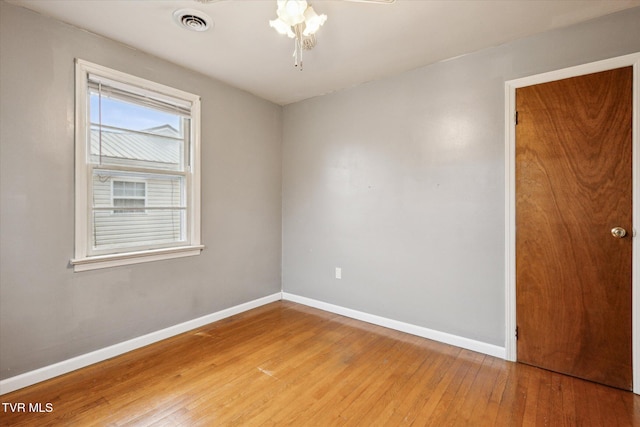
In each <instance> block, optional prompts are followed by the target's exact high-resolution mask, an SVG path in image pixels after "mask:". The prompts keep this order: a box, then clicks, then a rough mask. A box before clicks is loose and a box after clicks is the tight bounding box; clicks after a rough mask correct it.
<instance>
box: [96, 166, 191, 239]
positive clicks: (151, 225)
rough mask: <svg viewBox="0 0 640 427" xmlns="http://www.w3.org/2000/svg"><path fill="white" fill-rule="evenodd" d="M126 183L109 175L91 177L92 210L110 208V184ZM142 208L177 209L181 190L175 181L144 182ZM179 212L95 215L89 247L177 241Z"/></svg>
mask: <svg viewBox="0 0 640 427" xmlns="http://www.w3.org/2000/svg"><path fill="white" fill-rule="evenodd" d="M114 179H115V180H123V181H127V180H128V179H127V178H121V177H114V176H109V175H102V176H98V175H95V176H94V180H93V184H94V187H93V188H94V204H95V206H96V207H111V206H113V205H112V180H114ZM140 181H142V182H145V183H146V197H147V199H146V206H147V207H161V206H176V207H177V206H180V205H181V190H180V182H179V181H178V180H169V179H147V180H140ZM181 216H182V211H181V210H178V209H171V210H164V209H163V210H152V209H147V210H145V211H144V212H136V213H115V212H114V211H113V210H101V211H96V212H95V221H94V222H93V230H92V233H93V237H92V240H93V246H94V248H96V249H105V248H108V247H109V246H110V245H114V244H117V245H126V244H129V243H130V244H132V245H133V244H135V245H138V244H140V243H149V244H156V243H157V244H162V243H168V242H174V241H177V240H180V238H181V235H182V234H183V233H182V231H183V230H182V229H181V227H182V224H183V221H182V218H181Z"/></svg>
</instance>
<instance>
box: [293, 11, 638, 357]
mask: <svg viewBox="0 0 640 427" xmlns="http://www.w3.org/2000/svg"><path fill="white" fill-rule="evenodd" d="M433 42H437V41H425V43H424V47H425V49H428V48H429V45H430V43H433ZM638 51H640V9H638V8H636V9H632V10H629V11H625V12H622V13H619V14H616V15H611V16H608V17H604V18H602V19H599V20H596V21H592V22H588V23H585V24H581V25H577V26H573V27H570V28H567V29H564V30H560V31H553V32H548V33H544V34H541V35H537V36H535V37H530V38H527V39H523V40H520V41H517V42H513V43H510V44H506V45H502V46H499V47H496V48H492V49H487V50H484V51H481V52H478V53H475V54H471V55H467V56H464V57H461V58H457V59H454V60H450V61H445V62H442V63H438V64H435V65H432V66H428V67H424V68H421V69H418V70H414V71H411V72H408V73H404V74H402V75H398V76H395V77H392V78H387V79H384V80H381V81H376V82H372V83H369V84H365V85H361V86H358V87H356V88H353V89H350V90H345V91H341V92H338V93H335V94H331V95H327V96H323V97H319V98H314V99H310V100H307V101H303V102H300V103H296V104H292V105H289V106H287V107H285V109H284V139H283V248H284V251H283V288H284V290H285V291H286V292H290V293H293V294H297V295H301V296H305V297H309V298H314V299H317V300H321V301H325V302H329V303H332V304H337V305H340V306H344V307H348V308H351V309H355V310H361V311H364V312H367V313H371V314H376V315H380V316H384V317H388V318H391V319H395V320H399V321H404V322H408V323H411V324H414V325H419V326H423V327H427V328H431V329H435V330H438V331H442V332H447V333H451V334H455V335H459V336H463V337H466V338H471V339H475V340H479V341H482V342H486V343H490V344H495V345H498V346H504V345H505V342H504V328H505V315H504V311H505V305H504V304H505V303H504V292H505V291H504V289H505V278H504V268H505V259H504V235H505V234H504V229H505V218H504V191H505V190H504V188H505V184H504V183H505V177H504V126H505V124H504V108H505V106H504V82H505V81H506V80H510V79H514V78H518V77H523V76H528V75H532V74H537V73H541V72H545V71H550V70H556V69H561V68H565V67H568V66H573V65H578V64H583V63H588V62H592V61H596V60H600V59H605V58H609V57H614V56H620V55H624V54H627V53H632V52H638ZM335 267H341V268H342V279H341V280H337V279H335V276H334V272H335Z"/></svg>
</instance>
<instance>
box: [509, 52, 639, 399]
mask: <svg viewBox="0 0 640 427" xmlns="http://www.w3.org/2000/svg"><path fill="white" fill-rule="evenodd" d="M628 66H632V67H633V117H632V141H631V146H632V156H633V158H632V165H633V166H632V167H633V172H632V187H633V188H632V209H633V214H632V222H633V233H632V235H633V242H632V261H631V262H632V267H631V318H632V320H631V336H632V338H631V340H632V343H631V348H632V368H633V392H634V393H636V394H640V273H639V272H638V267H640V246H639V243H638V239H636V233H637V230H638V228H640V52H637V53H633V54H629V55H625V56H619V57H615V58H610V59H605V60H603V61H597V62H591V63H588V64H583V65H578V66H575V67H569V68H563V69H560V70H556V71H550V72H547V73H542V74H536V75H532V76H528V77H523V78H519V79H515V80H509V81H506V82H505V86H504V88H505V259H506V262H505V306H506V311H505V359H507V360H510V361H513V362H515V361H516V360H517V343H516V203H515V201H516V173H515V169H516V127H515V126H516V123H515V122H516V120H515V111H516V89H518V88H521V87H525V86H531V85H535V84H540V83H546V82H550V81H555V80H562V79H566V78H570V77H576V76H581V75H585V74H592V73H597V72H600V71H607V70H611V69H614V68H622V67H628Z"/></svg>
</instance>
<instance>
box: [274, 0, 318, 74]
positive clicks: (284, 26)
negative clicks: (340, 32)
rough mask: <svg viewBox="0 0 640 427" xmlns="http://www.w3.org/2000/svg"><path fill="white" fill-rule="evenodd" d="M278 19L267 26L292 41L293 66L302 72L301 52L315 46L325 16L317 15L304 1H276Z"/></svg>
mask: <svg viewBox="0 0 640 427" xmlns="http://www.w3.org/2000/svg"><path fill="white" fill-rule="evenodd" d="M277 5H278V8H277V10H276V14H277V15H278V17H277V18H276V19H274V20H271V21H269V25H270V26H271V27H272V28H274V29H275V30H276V31H277V32H278V33H280V34H282V35H286V36H288V37H289V38H292V39H295V40H294V50H293V57H294V60H293V64H294V66H295V67H299V69H300V71H302V50H311V49H313V47H314V46H315V45H316V36H315V34H316V32H317V31H318V30H319V29H320V27H321V26H322V24H324V23H325V21H326V20H327V15H325V14H322V15H318V14H317V13H316V12H315V10H313V8H312V7H311V5H309V4H308V3H307V1H306V0H277Z"/></svg>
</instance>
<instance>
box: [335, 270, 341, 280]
mask: <svg viewBox="0 0 640 427" xmlns="http://www.w3.org/2000/svg"><path fill="white" fill-rule="evenodd" d="M336 279H342V268H340V267H336Z"/></svg>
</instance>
